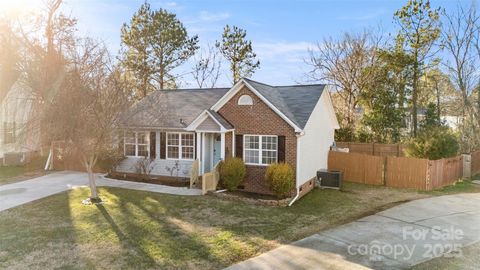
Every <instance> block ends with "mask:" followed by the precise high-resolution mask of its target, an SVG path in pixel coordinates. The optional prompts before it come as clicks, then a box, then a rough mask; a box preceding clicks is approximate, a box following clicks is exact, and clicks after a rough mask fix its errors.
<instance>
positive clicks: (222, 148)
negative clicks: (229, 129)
mask: <svg viewBox="0 0 480 270" xmlns="http://www.w3.org/2000/svg"><path fill="white" fill-rule="evenodd" d="M220 159H221V160H225V132H222V133H220Z"/></svg>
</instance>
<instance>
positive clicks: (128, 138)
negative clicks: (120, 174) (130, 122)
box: [123, 131, 150, 157]
mask: <svg viewBox="0 0 480 270" xmlns="http://www.w3.org/2000/svg"><path fill="white" fill-rule="evenodd" d="M123 143H124V150H125V156H130V157H148V156H150V137H149V133H148V132H134V131H125V136H124V139H123Z"/></svg>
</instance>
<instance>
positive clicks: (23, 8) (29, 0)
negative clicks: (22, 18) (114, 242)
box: [0, 0, 42, 15]
mask: <svg viewBox="0 0 480 270" xmlns="http://www.w3.org/2000/svg"><path fill="white" fill-rule="evenodd" d="M41 4H42V1H41V0H0V15H17V14H21V13H26V12H30V11H34V10H35V9H38V8H39V7H40V6H41Z"/></svg>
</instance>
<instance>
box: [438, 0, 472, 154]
mask: <svg viewBox="0 0 480 270" xmlns="http://www.w3.org/2000/svg"><path fill="white" fill-rule="evenodd" d="M444 17H445V23H446V27H445V28H444V30H443V32H442V39H443V44H444V48H445V51H446V52H447V53H448V54H449V55H450V56H451V57H450V58H451V61H446V62H445V67H446V69H447V72H448V75H449V77H450V80H451V81H452V83H453V86H454V88H455V90H456V91H457V92H459V93H460V94H461V101H462V102H461V104H462V106H461V116H462V118H461V119H462V120H461V130H462V133H463V134H466V133H467V130H472V131H474V133H479V132H480V121H473V119H475V118H477V117H478V111H479V110H478V109H479V108H480V103H477V104H478V106H475V103H474V101H473V100H472V96H473V94H474V92H475V89H476V88H477V87H478V85H480V83H479V82H480V76H479V74H478V66H479V65H480V53H478V54H477V52H476V42H477V40H478V39H479V35H480V34H479V32H480V30H479V29H480V28H479V25H480V16H479V15H478V14H477V11H476V7H475V5H474V4H473V3H472V4H471V5H470V6H469V7H468V8H465V7H463V6H461V5H460V4H458V5H457V9H456V10H455V11H454V12H452V13H451V14H445V16H444ZM478 100H479V101H480V94H479V99H478ZM475 107H477V110H476V108H475ZM475 111H477V115H476V113H475ZM469 125H473V126H469ZM475 130H476V132H475ZM461 139H462V148H463V147H465V146H467V147H468V149H462V150H464V151H468V150H469V149H471V147H472V146H474V145H479V144H480V142H479V141H478V138H473V136H468V137H467V136H462V137H461ZM465 140H467V141H465Z"/></svg>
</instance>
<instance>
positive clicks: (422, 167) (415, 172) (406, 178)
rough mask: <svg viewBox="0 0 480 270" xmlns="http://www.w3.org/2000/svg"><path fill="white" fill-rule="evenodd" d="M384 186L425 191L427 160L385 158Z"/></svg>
mask: <svg viewBox="0 0 480 270" xmlns="http://www.w3.org/2000/svg"><path fill="white" fill-rule="evenodd" d="M385 159H386V166H385V167H384V171H385V186H387V187H396V188H414V189H419V190H427V179H428V159H418V158H405V157H387V158H385Z"/></svg>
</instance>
